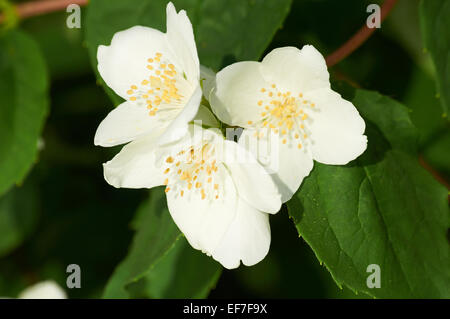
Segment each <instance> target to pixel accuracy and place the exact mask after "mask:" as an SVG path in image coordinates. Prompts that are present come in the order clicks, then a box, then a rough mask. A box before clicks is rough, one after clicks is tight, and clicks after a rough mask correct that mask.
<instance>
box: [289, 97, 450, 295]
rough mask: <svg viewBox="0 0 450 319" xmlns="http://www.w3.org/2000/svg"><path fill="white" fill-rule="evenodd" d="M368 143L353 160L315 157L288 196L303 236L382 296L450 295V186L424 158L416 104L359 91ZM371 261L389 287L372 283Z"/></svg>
mask: <svg viewBox="0 0 450 319" xmlns="http://www.w3.org/2000/svg"><path fill="white" fill-rule="evenodd" d="M353 103H354V104H355V105H356V106H357V108H358V110H359V112H360V114H361V115H362V116H363V117H364V119H365V121H366V125H367V128H366V134H367V136H368V149H367V150H366V152H365V153H364V154H363V155H362V156H360V157H359V158H358V159H357V160H355V161H353V162H352V163H349V164H348V165H346V166H332V165H322V164H319V163H315V167H314V170H313V171H312V173H311V175H310V176H309V177H308V178H306V179H305V181H304V182H303V185H302V186H301V188H300V191H299V192H297V194H296V195H295V196H294V198H293V200H291V201H290V202H289V203H288V208H289V213H290V215H291V216H292V217H293V218H294V221H295V225H296V227H297V230H298V232H299V234H300V235H301V236H303V238H304V239H305V241H306V242H307V243H308V244H309V245H310V246H311V248H312V249H313V250H314V252H315V254H316V256H317V257H318V259H319V260H320V261H321V262H323V263H324V264H325V266H326V267H327V268H328V270H329V271H330V273H331V275H332V276H333V278H334V280H335V281H336V283H337V284H338V285H339V286H341V285H343V284H344V285H345V286H347V287H349V288H351V289H352V290H354V291H356V292H363V293H366V294H368V295H370V296H373V297H379V298H433V297H435V298H448V297H450V285H449V283H450V259H449V258H450V255H449V248H450V247H449V242H448V239H447V238H446V234H447V229H448V227H449V214H448V213H449V211H448V204H447V190H446V189H445V188H444V187H443V186H442V185H440V184H439V183H438V182H436V181H435V180H434V179H433V178H432V177H431V176H430V175H429V174H428V172H426V171H425V170H424V169H423V168H422V167H421V166H420V165H419V163H418V159H417V154H416V141H417V131H416V129H415V127H414V126H413V125H412V123H411V121H410V119H409V117H408V110H407V109H406V108H405V107H404V106H402V105H401V104H399V103H397V102H395V101H393V100H391V99H390V98H387V97H384V96H381V95H379V94H378V93H374V92H370V91H364V90H357V91H356V95H355V98H354V100H353ZM370 264H378V265H379V266H380V268H381V288H372V289H370V288H368V287H367V284H366V280H367V277H368V276H369V275H370V274H371V273H368V272H367V267H368V265H370Z"/></svg>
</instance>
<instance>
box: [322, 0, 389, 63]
mask: <svg viewBox="0 0 450 319" xmlns="http://www.w3.org/2000/svg"><path fill="white" fill-rule="evenodd" d="M396 2H397V0H386V1H384V3H383V5H382V6H381V21H383V20H384V19H385V18H386V17H387V16H388V14H389V12H390V11H391V10H392V8H393V7H394V5H395V3H396ZM375 30H376V28H372V29H371V28H369V27H367V24H364V25H363V26H362V28H361V29H359V31H358V32H356V33H355V35H353V36H352V37H351V38H350V39H348V40H347V42H345V43H344V44H343V45H341V46H340V47H339V48H338V49H337V50H336V51H334V52H333V53H331V54H330V55H329V56H327V58H326V61H327V65H328V67H332V66H333V65H335V64H337V63H339V62H340V61H342V60H343V59H345V58H346V57H348V56H349V55H350V54H352V53H353V51H355V50H356V49H357V48H359V47H360V46H361V45H362V44H363V43H364V42H365V41H366V40H367V39H368V38H369V37H370V36H371V35H372V33H374V32H375Z"/></svg>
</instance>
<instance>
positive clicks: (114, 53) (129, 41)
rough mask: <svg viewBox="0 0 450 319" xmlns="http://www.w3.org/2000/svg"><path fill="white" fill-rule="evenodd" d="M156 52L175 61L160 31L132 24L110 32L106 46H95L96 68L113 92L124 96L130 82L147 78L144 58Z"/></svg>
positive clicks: (131, 83)
mask: <svg viewBox="0 0 450 319" xmlns="http://www.w3.org/2000/svg"><path fill="white" fill-rule="evenodd" d="M157 52H159V53H162V54H163V55H164V56H165V57H167V58H168V59H169V60H171V61H173V62H172V63H174V64H175V60H176V58H175V57H174V56H173V55H172V51H171V48H170V47H169V46H168V44H167V39H166V35H165V34H164V33H162V32H161V31H159V30H156V29H152V28H148V27H143V26H135V27H132V28H130V29H127V30H124V31H120V32H117V33H116V34H114V36H113V38H112V41H111V45H110V46H104V45H101V46H99V47H98V50H97V61H98V71H99V73H100V75H101V76H102V78H103V80H104V81H105V82H106V84H107V85H108V86H109V87H110V88H112V89H113V90H114V92H116V94H117V95H119V96H121V97H122V98H124V99H127V97H128V95H127V91H128V90H129V89H130V87H131V85H139V84H140V83H141V81H142V80H144V79H147V78H148V77H149V75H150V71H149V70H148V69H147V68H146V66H147V64H148V62H147V59H148V58H150V57H152V56H154V55H155V54H156V53H157Z"/></svg>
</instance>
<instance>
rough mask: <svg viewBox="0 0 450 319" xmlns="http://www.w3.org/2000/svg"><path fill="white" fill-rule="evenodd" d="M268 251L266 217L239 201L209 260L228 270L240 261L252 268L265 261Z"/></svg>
mask: <svg viewBox="0 0 450 319" xmlns="http://www.w3.org/2000/svg"><path fill="white" fill-rule="evenodd" d="M269 248H270V224H269V215H267V214H265V213H263V212H260V211H258V210H257V209H255V208H253V207H252V206H250V205H248V204H247V203H246V202H245V201H244V200H242V199H240V200H239V203H238V209H237V213H236V216H235V218H234V220H233V222H232V224H231V226H230V227H229V229H228V230H227V232H226V234H225V236H224V237H223V238H222V239H221V241H220V244H219V246H217V248H216V249H214V251H213V253H212V257H213V258H214V259H215V260H217V261H218V262H220V263H221V264H222V265H223V266H224V267H225V268H228V269H233V268H237V267H239V264H240V261H241V260H242V263H243V264H244V265H246V266H253V265H255V264H257V263H259V262H260V261H261V260H263V259H264V257H265V256H266V255H267V253H268V252H269Z"/></svg>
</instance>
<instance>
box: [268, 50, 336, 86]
mask: <svg viewBox="0 0 450 319" xmlns="http://www.w3.org/2000/svg"><path fill="white" fill-rule="evenodd" d="M262 64H263V68H262V72H263V74H264V77H265V78H266V80H267V81H270V82H271V83H274V84H276V85H277V86H279V87H282V88H283V89H286V90H290V91H292V92H299V91H300V92H307V91H310V90H315V89H319V88H329V87H330V81H329V74H328V70H327V66H326V63H325V59H324V58H323V56H322V54H320V52H319V51H317V50H316V49H315V48H314V47H313V46H312V45H305V46H304V47H303V48H302V49H301V50H299V49H297V48H295V47H283V48H277V49H274V50H272V51H271V52H270V53H269V54H267V55H266V57H265V58H264V59H263V61H262Z"/></svg>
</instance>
